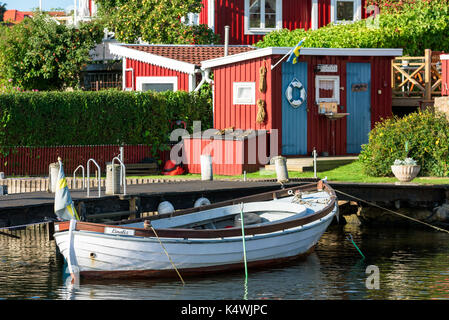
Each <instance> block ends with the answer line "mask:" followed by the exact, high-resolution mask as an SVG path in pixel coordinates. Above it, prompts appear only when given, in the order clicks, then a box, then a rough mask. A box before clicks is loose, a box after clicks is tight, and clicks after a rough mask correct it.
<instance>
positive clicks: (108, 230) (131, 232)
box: [104, 227, 135, 236]
mask: <svg viewBox="0 0 449 320" xmlns="http://www.w3.org/2000/svg"><path fill="white" fill-rule="evenodd" d="M104 233H110V234H122V235H125V236H133V235H134V234H135V231H134V230H130V229H122V228H111V227H106V228H104Z"/></svg>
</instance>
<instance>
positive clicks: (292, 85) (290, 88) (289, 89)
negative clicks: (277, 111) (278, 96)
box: [285, 78, 307, 108]
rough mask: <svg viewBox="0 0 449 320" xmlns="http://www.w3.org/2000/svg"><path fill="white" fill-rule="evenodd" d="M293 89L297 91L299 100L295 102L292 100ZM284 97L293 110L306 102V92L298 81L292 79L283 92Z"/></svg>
mask: <svg viewBox="0 0 449 320" xmlns="http://www.w3.org/2000/svg"><path fill="white" fill-rule="evenodd" d="M294 88H298V89H299V99H297V100H293V89H294ZM285 97H286V98H287V101H288V103H290V105H291V106H292V107H293V108H298V107H299V106H300V105H302V104H303V103H304V101H305V100H306V97H307V92H306V89H305V88H304V86H303V85H302V83H301V82H300V81H299V80H298V79H296V78H294V79H293V80H292V82H290V84H289V85H288V87H287V90H285Z"/></svg>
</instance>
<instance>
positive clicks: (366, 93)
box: [346, 63, 371, 153]
mask: <svg viewBox="0 0 449 320" xmlns="http://www.w3.org/2000/svg"><path fill="white" fill-rule="evenodd" d="M346 82H347V83H346V89H347V90H346V92H347V96H346V104H347V107H346V110H347V111H346V112H348V113H349V115H348V116H347V119H346V120H347V122H346V128H347V130H346V152H347V153H360V151H361V146H362V144H366V143H368V134H369V132H370V130H371V64H370V63H347V64H346Z"/></svg>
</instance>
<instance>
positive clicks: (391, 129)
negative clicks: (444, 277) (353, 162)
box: [359, 111, 449, 177]
mask: <svg viewBox="0 0 449 320" xmlns="http://www.w3.org/2000/svg"><path fill="white" fill-rule="evenodd" d="M406 144H407V146H408V148H406ZM406 149H408V151H406ZM407 157H410V158H413V159H414V160H416V162H417V164H418V165H420V166H421V172H420V175H421V176H439V177H443V176H449V121H448V120H447V119H446V117H445V116H443V115H440V114H434V113H432V112H430V111H424V112H415V113H411V114H410V115H408V116H405V117H403V118H398V117H393V118H389V119H387V120H384V121H383V122H380V123H377V124H376V127H375V128H374V129H373V130H372V131H371V132H370V134H369V143H368V144H366V145H363V146H362V152H361V153H360V155H359V160H360V162H361V163H362V167H363V171H364V173H365V174H367V175H370V176H391V175H392V173H391V165H393V163H394V161H395V160H396V159H401V160H402V159H405V158H407Z"/></svg>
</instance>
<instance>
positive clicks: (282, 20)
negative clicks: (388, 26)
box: [196, 0, 374, 44]
mask: <svg viewBox="0 0 449 320" xmlns="http://www.w3.org/2000/svg"><path fill="white" fill-rule="evenodd" d="M365 3H366V0H203V10H202V11H201V12H200V14H199V15H198V17H197V19H196V23H200V24H207V25H208V26H209V27H210V28H211V29H213V30H214V31H215V33H217V34H220V35H221V38H222V39H224V27H225V26H226V25H228V26H231V33H230V36H229V40H230V43H231V44H254V43H256V42H257V41H259V40H262V38H263V36H264V35H265V34H267V33H269V32H271V31H274V30H280V29H284V28H285V29H289V30H294V29H298V28H302V29H305V30H307V29H310V28H312V29H317V28H320V27H322V26H325V25H327V24H329V23H331V22H332V23H347V22H351V21H356V20H360V19H365V18H366V17H367V16H369V15H370V14H371V13H373V12H374V11H371V10H374V9H371V8H369V9H368V12H367V9H366V8H365Z"/></svg>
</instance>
